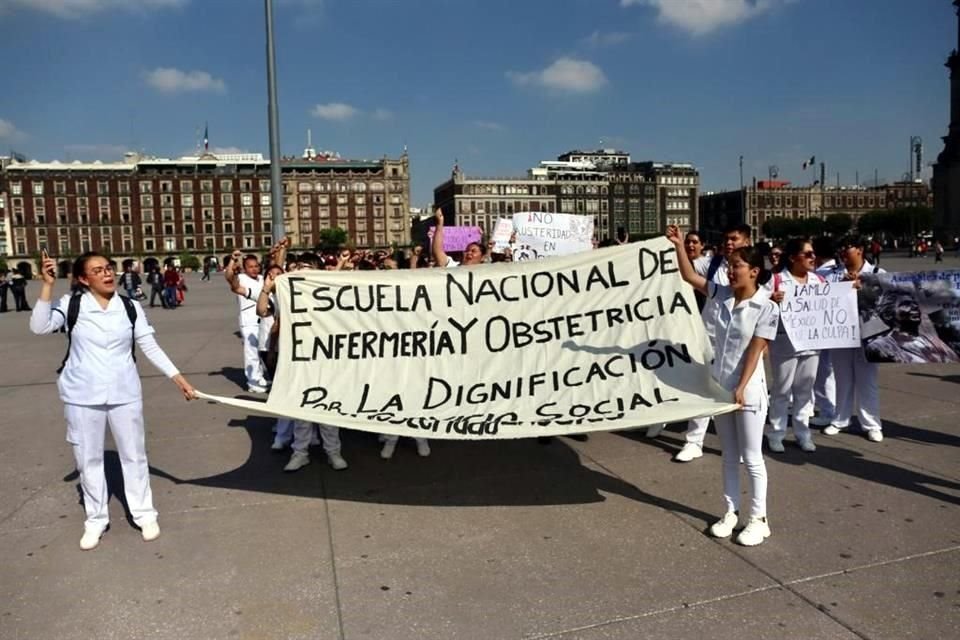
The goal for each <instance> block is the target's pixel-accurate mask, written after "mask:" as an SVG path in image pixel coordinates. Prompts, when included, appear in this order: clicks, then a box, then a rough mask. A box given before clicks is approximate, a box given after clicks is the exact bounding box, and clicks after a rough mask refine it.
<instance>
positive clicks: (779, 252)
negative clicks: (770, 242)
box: [770, 251, 783, 258]
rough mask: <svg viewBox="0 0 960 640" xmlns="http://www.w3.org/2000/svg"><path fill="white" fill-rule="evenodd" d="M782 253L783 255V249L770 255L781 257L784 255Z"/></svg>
mask: <svg viewBox="0 0 960 640" xmlns="http://www.w3.org/2000/svg"><path fill="white" fill-rule="evenodd" d="M782 255H783V252H782V251H773V252H771V253H770V257H771V258H779V257H780V256H782Z"/></svg>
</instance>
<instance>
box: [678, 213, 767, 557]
mask: <svg viewBox="0 0 960 640" xmlns="http://www.w3.org/2000/svg"><path fill="white" fill-rule="evenodd" d="M667 238H668V239H669V240H670V241H671V242H672V243H673V244H674V245H675V246H676V249H677V262H678V263H679V267H680V274H681V275H682V276H683V279H684V280H686V281H687V282H688V283H690V285H691V286H693V288H694V289H696V290H697V291H700V292H701V293H703V294H704V295H706V296H707V298H708V299H712V300H713V302H715V303H716V306H717V312H716V316H715V318H714V321H715V328H714V334H713V340H712V342H713V351H714V358H713V365H712V373H713V377H714V380H716V382H717V383H718V384H719V385H720V386H722V387H723V388H724V389H727V390H728V391H730V392H731V394H732V395H733V400H734V402H736V403H737V404H739V405H740V409H739V410H737V411H735V412H733V413H727V414H724V415H720V416H715V417H714V421H715V423H716V426H717V434H718V435H719V436H720V445H721V449H722V452H723V494H724V501H725V502H726V507H727V510H726V513H725V514H724V515H723V517H722V518H720V520H719V521H717V522H715V523H714V524H713V525H711V526H710V534H711V535H713V536H715V537H718V538H726V537H728V536H730V535H731V534H732V533H733V531H734V529H735V528H736V526H737V524H738V521H739V516H738V512H739V510H740V459H741V457H742V458H743V463H744V466H746V468H747V475H748V478H749V484H750V496H751V502H750V515H749V518H748V520H747V525H746V527H744V529H743V530H742V531H741V532H740V535H738V536H737V542H738V543H739V544H742V545H744V546H755V545H758V544H760V543H762V542H763V541H764V540H765V539H766V538H767V537H769V536H770V526H769V525H768V523H767V469H766V465H765V464H764V461H763V452H762V445H763V425H764V422H766V418H767V384H766V380H765V377H764V373H763V364H762V363H761V358H762V357H763V352H764V351H765V350H766V349H767V346H768V345H769V343H770V342H771V341H773V340H774V339H775V338H776V336H777V327H778V326H779V324H780V314H779V312H778V311H777V307H776V305H775V304H774V303H773V302H772V301H771V300H770V294H769V292H768V291H767V290H766V289H765V288H764V287H763V284H764V283H765V282H766V280H767V279H768V277H769V273H768V272H767V271H766V269H765V268H764V259H763V256H762V255H761V254H760V252H759V251H757V250H756V249H755V248H753V247H740V248H738V249H734V250H733V251H731V252H730V254H729V255H728V258H727V259H728V262H729V267H728V273H727V275H728V277H729V282H730V284H729V285H719V284H717V283H716V282H712V281H708V280H707V279H706V278H705V277H703V276H702V275H700V274H699V273H697V272H696V270H695V269H694V267H693V264H692V263H691V262H690V259H689V258H688V257H687V255H686V253H685V252H684V251H683V246H682V242H683V241H682V236H681V235H680V231H679V229H677V227H675V226H671V227H669V228H668V230H667Z"/></svg>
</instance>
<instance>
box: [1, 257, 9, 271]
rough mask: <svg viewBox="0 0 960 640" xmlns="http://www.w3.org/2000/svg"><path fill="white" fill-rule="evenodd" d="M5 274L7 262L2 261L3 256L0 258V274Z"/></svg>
mask: <svg viewBox="0 0 960 640" xmlns="http://www.w3.org/2000/svg"><path fill="white" fill-rule="evenodd" d="M6 272H7V261H6V260H4V259H3V256H0V273H6Z"/></svg>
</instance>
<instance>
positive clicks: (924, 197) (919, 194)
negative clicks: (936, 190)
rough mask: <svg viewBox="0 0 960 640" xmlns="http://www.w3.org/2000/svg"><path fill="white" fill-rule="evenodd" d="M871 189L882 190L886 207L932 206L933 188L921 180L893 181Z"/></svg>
mask: <svg viewBox="0 0 960 640" xmlns="http://www.w3.org/2000/svg"><path fill="white" fill-rule="evenodd" d="M870 190H871V191H883V193H884V194H885V195H886V200H887V208H888V209H902V208H905V207H929V208H933V190H932V189H931V188H930V187H929V186H928V185H927V183H925V182H923V181H922V180H914V181H913V182H910V181H903V182H894V183H893V184H885V185H880V186H879V187H871V189H870Z"/></svg>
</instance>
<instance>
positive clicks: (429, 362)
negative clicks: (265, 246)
mask: <svg viewBox="0 0 960 640" xmlns="http://www.w3.org/2000/svg"><path fill="white" fill-rule="evenodd" d="M277 288H278V291H277V299H278V301H279V303H280V319H279V322H280V326H281V329H280V342H279V350H280V354H279V364H278V369H277V373H276V375H275V377H274V382H273V389H272V391H271V392H270V395H269V397H268V399H267V402H266V403H262V402H253V401H246V400H235V399H230V398H217V397H213V396H203V397H207V398H211V399H215V400H217V401H218V402H222V403H224V404H229V405H233V406H236V407H241V408H243V409H244V410H252V411H259V412H263V413H268V414H273V415H278V416H289V417H293V418H299V419H302V420H310V421H315V422H320V423H324V424H330V425H336V426H340V427H347V428H353V429H362V430H365V431H373V432H378V433H387V434H397V435H403V436H422V437H428V438H460V439H494V438H522V437H531V436H549V435H560V434H566V433H580V432H588V431H599V430H609V429H623V428H628V427H637V426H643V425H651V424H660V423H663V422H675V421H683V420H687V419H689V418H692V417H695V416H707V415H716V414H718V413H723V412H726V411H731V410H733V409H734V408H735V405H733V404H732V394H731V393H730V392H728V391H725V390H723V389H721V388H720V387H719V386H718V385H717V384H716V383H714V382H713V381H712V379H711V376H710V369H709V362H710V360H711V357H712V354H711V352H710V351H711V350H710V347H709V344H708V342H707V338H706V335H705V332H704V328H703V322H702V321H701V319H700V314H699V313H698V311H697V304H696V301H695V299H694V297H693V290H692V289H691V288H690V287H689V285H687V284H686V283H684V282H683V281H682V280H681V278H680V276H679V274H678V270H677V262H676V251H675V250H674V248H673V246H672V245H671V244H670V243H669V242H668V241H667V240H666V239H665V238H659V239H656V240H651V241H648V242H644V243H636V244H631V245H624V246H621V247H611V248H609V249H603V250H599V251H591V252H587V253H580V254H577V255H573V256H565V257H558V258H555V259H553V260H550V261H549V262H527V263H520V264H514V263H502V264H495V265H481V266H477V267H459V268H449V269H429V270H427V269H425V270H417V271H389V272H383V271H379V272H375V271H353V272H351V271H300V272H295V273H291V274H286V275H284V276H282V277H280V278H279V279H278V281H277Z"/></svg>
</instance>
